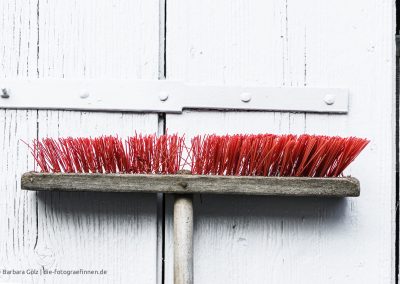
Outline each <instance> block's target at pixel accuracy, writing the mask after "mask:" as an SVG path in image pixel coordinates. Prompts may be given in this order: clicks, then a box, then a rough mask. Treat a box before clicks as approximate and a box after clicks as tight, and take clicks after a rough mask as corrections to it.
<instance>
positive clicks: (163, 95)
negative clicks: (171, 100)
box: [158, 92, 168, 102]
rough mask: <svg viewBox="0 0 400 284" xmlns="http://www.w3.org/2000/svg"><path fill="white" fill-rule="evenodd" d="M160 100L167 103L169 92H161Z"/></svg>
mask: <svg viewBox="0 0 400 284" xmlns="http://www.w3.org/2000/svg"><path fill="white" fill-rule="evenodd" d="M158 98H159V99H160V101H162V102H165V101H166V100H168V93H167V92H160V93H159V94H158Z"/></svg>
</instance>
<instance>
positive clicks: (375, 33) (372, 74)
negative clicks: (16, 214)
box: [166, 0, 394, 283]
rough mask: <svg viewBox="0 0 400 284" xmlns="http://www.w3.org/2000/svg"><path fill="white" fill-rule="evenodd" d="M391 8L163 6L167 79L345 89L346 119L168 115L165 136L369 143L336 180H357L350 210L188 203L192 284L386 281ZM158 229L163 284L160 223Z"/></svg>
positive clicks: (326, 205)
mask: <svg viewBox="0 0 400 284" xmlns="http://www.w3.org/2000/svg"><path fill="white" fill-rule="evenodd" d="M393 9H394V5H393V1H389V0H388V1H379V2H377V1H374V0H367V1H363V2H362V3H361V2H357V1H356V2H352V3H350V2H348V1H344V0H341V1H334V2H326V1H317V0H308V1H294V0H287V1H218V2H215V1H202V2H201V3H199V2H190V1H179V0H176V1H172V2H169V4H168V15H169V17H168V18H167V20H168V23H167V24H168V25H167V28H168V35H169V38H168V39H169V41H168V43H169V44H168V45H167V47H168V50H167V51H168V52H167V62H168V65H167V67H168V68H167V78H168V79H174V80H181V79H187V80H189V81H192V82H203V83H204V82H217V83H225V84H238V83H240V82H259V83H267V84H271V85H276V86H304V85H306V86H322V85H330V86H335V87H344V88H349V89H350V96H351V100H350V111H349V114H348V115H346V116H337V115H318V114H306V115H303V114H289V113H248V112H242V113H223V112H213V113H211V114H208V113H205V112H186V113H185V114H184V115H183V116H178V115H168V116H167V127H168V129H169V131H171V132H174V131H179V132H182V133H185V132H186V133H188V136H189V137H190V136H193V135H195V134H197V133H210V132H211V133H214V132H216V133H236V132H244V133H256V132H273V133H289V132H290V133H304V132H307V133H320V134H329V135H357V136H362V137H367V138H369V139H371V144H370V145H369V146H368V148H367V149H366V150H365V152H364V153H363V154H362V155H361V156H360V157H359V158H358V160H357V161H356V162H355V163H354V164H353V165H352V166H351V167H350V169H349V170H348V171H347V172H348V173H351V174H353V175H354V176H356V177H358V178H359V179H360V181H361V190H362V192H363V194H362V195H361V197H360V198H358V199H354V200H343V201H333V200H329V201H326V200H317V199H315V200H301V201H296V200H294V199H279V198H250V197H228V196H224V197H220V196H207V195H202V196H196V197H195V199H194V210H195V224H194V280H195V282H196V283H210V282H214V283H218V282H224V283H227V282H229V283H389V282H390V281H391V280H392V277H393V273H392V269H393V267H394V259H393V258H392V252H391V251H392V248H393V247H392V246H393V244H394V235H393V234H392V221H391V220H392V219H391V217H392V212H393V209H394V195H393V189H394V182H393V159H394V152H393V131H392V130H393V129H392V122H393V121H392V117H393V116H392V115H393V105H394V104H393V100H392V99H393V91H394V85H393V78H394V73H393V72H394V65H393V64H394V49H393V35H394V32H393V27H394V24H393ZM182 21H183V22H182ZM364 193H365V194H364ZM167 210H168V212H169V214H171V212H172V211H171V210H172V208H171V202H170V201H169V202H168V204H167ZM170 217H171V216H170ZM166 222H167V253H166V255H167V257H166V259H167V260H166V269H167V270H166V283H172V267H173V263H172V262H173V261H172V251H171V250H170V249H171V248H172V245H171V244H172V243H171V238H172V231H171V218H168V219H167V221H166Z"/></svg>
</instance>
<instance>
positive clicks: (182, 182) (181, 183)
mask: <svg viewBox="0 0 400 284" xmlns="http://www.w3.org/2000/svg"><path fill="white" fill-rule="evenodd" d="M178 185H179V186H181V187H183V188H187V186H188V184H187V182H184V181H180V182H178Z"/></svg>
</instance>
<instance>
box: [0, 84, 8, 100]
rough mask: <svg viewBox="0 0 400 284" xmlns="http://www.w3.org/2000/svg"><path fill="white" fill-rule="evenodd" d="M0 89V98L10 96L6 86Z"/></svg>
mask: <svg viewBox="0 0 400 284" xmlns="http://www.w3.org/2000/svg"><path fill="white" fill-rule="evenodd" d="M0 90H1V92H0V97H1V98H2V99H8V98H9V97H10V92H9V91H8V90H7V88H3V87H1V88H0Z"/></svg>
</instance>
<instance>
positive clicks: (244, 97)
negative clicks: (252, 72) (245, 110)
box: [240, 93, 251, 103]
mask: <svg viewBox="0 0 400 284" xmlns="http://www.w3.org/2000/svg"><path fill="white" fill-rule="evenodd" d="M240 100H241V101H242V102H244V103H248V102H249V101H251V94H250V93H241V94H240Z"/></svg>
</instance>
